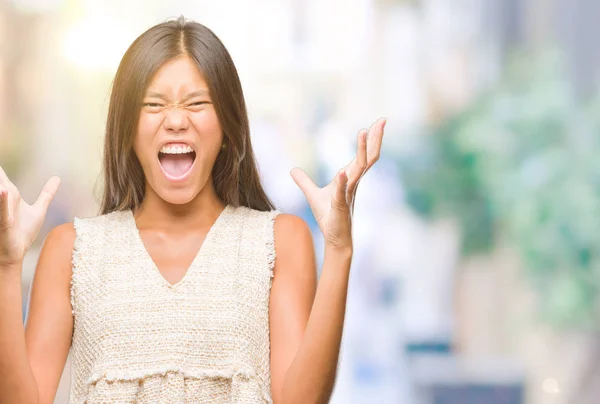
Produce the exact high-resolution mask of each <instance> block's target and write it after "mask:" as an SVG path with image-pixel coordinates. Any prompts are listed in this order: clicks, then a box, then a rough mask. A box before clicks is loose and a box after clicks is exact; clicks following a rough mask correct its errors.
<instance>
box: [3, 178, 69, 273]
mask: <svg viewBox="0 0 600 404" xmlns="http://www.w3.org/2000/svg"><path fill="white" fill-rule="evenodd" d="M59 186H60V179H59V178H58V177H52V178H50V179H49V180H48V181H47V182H46V185H44V188H43V189H42V192H41V193H40V195H39V196H38V199H37V200H36V201H35V203H34V204H33V205H29V204H28V203H27V202H25V201H24V200H23V199H22V198H21V194H20V193H19V190H18V189H17V187H16V186H15V185H14V184H13V183H12V182H10V180H9V179H8V177H7V176H6V174H5V173H4V170H3V169H2V167H0V270H3V269H4V268H8V267H14V266H20V265H21V264H22V262H23V258H24V257H25V253H26V252H27V250H28V249H29V247H30V246H31V244H32V243H33V241H34V240H35V238H36V236H37V235H38V232H39V231H40V228H41V227H42V223H44V218H45V217H46V212H47V210H48V205H50V202H51V201H52V199H53V198H54V195H56V192H57V191H58V187H59Z"/></svg>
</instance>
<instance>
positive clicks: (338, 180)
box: [332, 170, 348, 208]
mask: <svg viewBox="0 0 600 404" xmlns="http://www.w3.org/2000/svg"><path fill="white" fill-rule="evenodd" d="M335 184H336V187H335V194H334V197H333V201H332V203H333V204H334V205H335V206H337V207H338V208H342V207H345V206H348V200H347V199H346V191H347V189H348V187H347V185H348V176H347V175H346V172H345V171H344V170H340V171H339V172H338V173H337V175H336V176H335Z"/></svg>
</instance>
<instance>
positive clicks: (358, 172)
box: [348, 130, 367, 200]
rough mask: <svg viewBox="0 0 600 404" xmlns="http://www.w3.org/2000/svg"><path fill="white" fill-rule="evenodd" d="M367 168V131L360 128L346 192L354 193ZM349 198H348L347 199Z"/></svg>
mask: <svg viewBox="0 0 600 404" xmlns="http://www.w3.org/2000/svg"><path fill="white" fill-rule="evenodd" d="M366 170H367V131H366V130H361V131H360V132H359V134H358V142H357V146H356V159H355V164H354V167H353V170H352V171H353V172H352V173H350V175H349V176H348V192H349V193H350V195H352V194H353V193H354V189H355V188H356V186H357V185H358V182H359V181H360V179H361V178H362V176H363V175H364V173H365V171H366ZM349 200H350V199H349Z"/></svg>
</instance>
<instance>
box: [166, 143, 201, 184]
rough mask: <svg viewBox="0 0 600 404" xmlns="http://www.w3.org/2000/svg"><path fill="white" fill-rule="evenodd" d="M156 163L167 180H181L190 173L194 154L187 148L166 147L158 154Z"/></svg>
mask: <svg viewBox="0 0 600 404" xmlns="http://www.w3.org/2000/svg"><path fill="white" fill-rule="evenodd" d="M158 161H159V163H160V166H161V168H162V171H163V173H164V174H165V176H166V177H167V178H168V179H169V180H172V181H175V180H182V179H185V178H186V177H187V175H188V174H189V173H190V172H191V171H192V166H193V165H194V161H196V152H195V151H194V150H193V149H192V148H191V147H189V146H186V147H180V146H173V147H168V146H166V147H163V148H162V149H161V150H160V152H159V153H158Z"/></svg>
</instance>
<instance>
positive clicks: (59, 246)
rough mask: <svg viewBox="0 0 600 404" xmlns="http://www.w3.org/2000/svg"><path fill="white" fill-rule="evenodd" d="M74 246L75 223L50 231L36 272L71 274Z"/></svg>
mask: <svg viewBox="0 0 600 404" xmlns="http://www.w3.org/2000/svg"><path fill="white" fill-rule="evenodd" d="M74 244H75V227H74V226H73V223H64V224H61V225H59V226H56V227H55V228H53V229H52V230H50V232H49V233H48V234H47V235H46V238H45V239H44V242H43V244H42V249H41V251H40V255H39V259H38V265H37V270H36V272H40V271H42V272H45V271H52V272H54V271H59V272H61V273H65V274H69V273H70V269H71V257H72V250H73V246H74ZM54 273H56V272H54Z"/></svg>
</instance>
